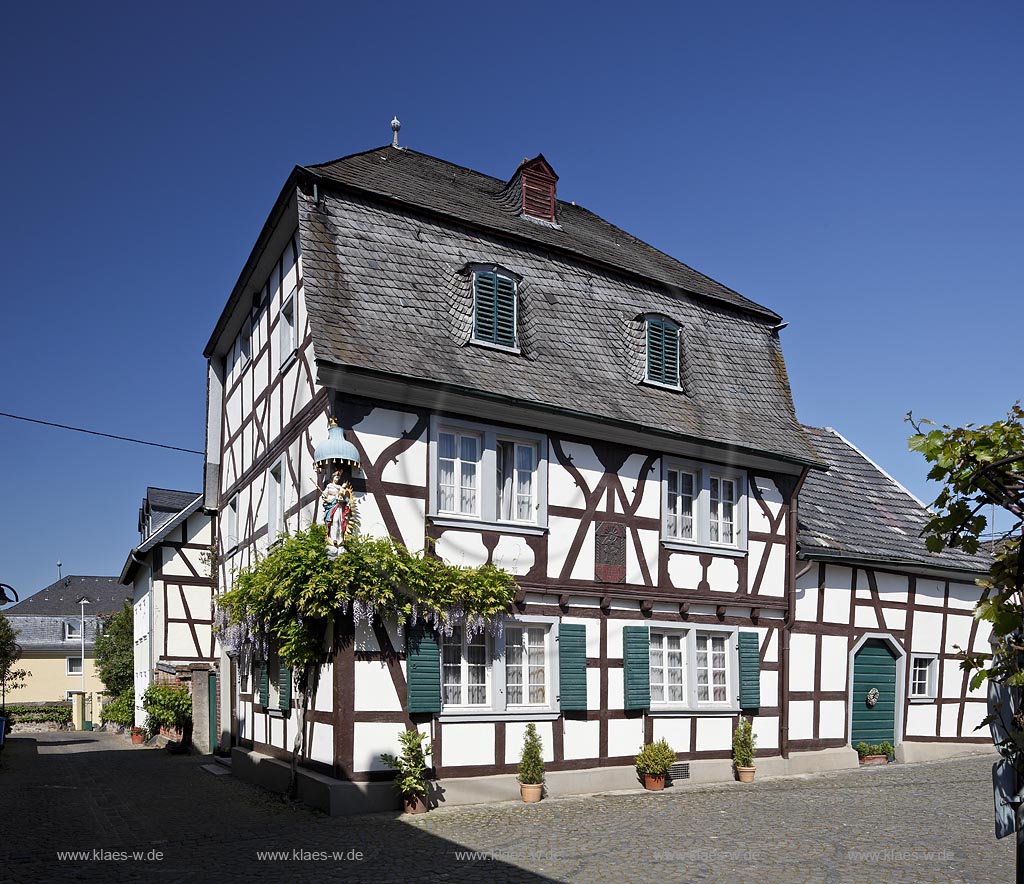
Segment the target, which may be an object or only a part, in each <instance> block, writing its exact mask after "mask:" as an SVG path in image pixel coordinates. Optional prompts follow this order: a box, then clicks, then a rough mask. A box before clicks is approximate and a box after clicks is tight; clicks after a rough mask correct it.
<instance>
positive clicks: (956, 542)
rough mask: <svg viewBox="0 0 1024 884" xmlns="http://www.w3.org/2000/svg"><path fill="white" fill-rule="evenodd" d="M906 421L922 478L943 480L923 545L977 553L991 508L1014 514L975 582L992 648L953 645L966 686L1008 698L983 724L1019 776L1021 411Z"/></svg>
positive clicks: (1023, 715) (1023, 722)
mask: <svg viewBox="0 0 1024 884" xmlns="http://www.w3.org/2000/svg"><path fill="white" fill-rule="evenodd" d="M907 421H908V422H909V423H910V424H911V426H913V428H914V430H915V431H916V432H915V433H914V435H913V436H911V437H910V448H911V449H912V450H914V451H919V452H920V453H921V454H922V455H924V457H925V459H926V460H927V461H928V462H929V463H931V464H932V465H933V466H932V469H931V471H930V472H929V473H928V478H929V479H933V480H935V481H937V482H942V483H943V487H942V490H941V491H940V492H939V495H938V497H936V498H935V501H934V502H933V503H932V510H933V515H932V518H931V519H930V520H929V522H928V524H927V525H926V527H925V533H926V543H927V545H928V549H929V550H932V551H933V552H940V551H941V550H943V549H945V548H946V547H957V548H960V549H963V550H964V551H965V552H968V553H974V552H977V550H978V548H979V546H980V540H981V536H982V534H983V533H984V532H985V530H986V528H988V518H987V516H986V510H987V509H988V508H990V507H991V506H998V507H1001V508H1003V509H1004V510H1005V511H1006V512H1008V513H1009V514H1010V515H1011V517H1012V519H1013V520H1014V521H1013V524H1012V525H1011V527H1010V528H1009V530H1008V531H1006V532H1005V536H1004V537H1003V538H1002V539H1001V540H1000V541H999V542H998V544H997V545H996V550H995V553H994V556H993V563H992V568H991V571H990V573H989V576H988V579H986V580H981V581H979V583H980V584H981V585H982V586H983V587H984V588H985V591H986V592H985V595H983V597H982V599H981V601H980V602H978V605H977V607H976V608H975V612H974V616H975V618H976V619H978V620H981V621H985V622H988V623H990V624H991V626H992V642H993V653H992V654H971V653H970V652H969V649H966V650H965V649H958V650H959V651H960V656H961V667H962V668H963V669H964V670H965V671H967V672H971V673H973V675H972V677H971V689H972V690H975V689H977V688H978V687H980V686H981V685H982V684H984V683H985V682H986V681H987V682H989V683H990V684H991V685H993V686H994V687H995V690H994V691H993V693H994V694H996V696H1005V697H1008V698H1009V702H998V701H997V702H996V703H995V708H993V709H992V710H991V712H990V714H989V715H988V717H986V718H985V720H984V721H983V722H982V726H985V725H988V724H993V723H995V724H997V725H998V732H999V733H1001V734H1005V736H1004V737H1002V738H1001V739H996V741H995V742H996V748H997V749H998V750H999V753H1000V754H1001V755H1002V756H1003V757H1004V758H1005V759H1006V760H1007V761H1009V762H1010V763H1011V764H1012V765H1013V766H1014V768H1015V769H1016V770H1017V774H1018V777H1019V778H1024V708H1022V706H1024V704H1022V703H1021V702H1020V696H1021V688H1022V687H1024V557H1022V556H1021V554H1020V553H1021V530H1022V526H1024V410H1022V409H1021V407H1020V403H1019V402H1018V403H1016V404H1015V405H1014V406H1013V407H1012V408H1011V409H1010V411H1009V412H1008V414H1007V416H1006V419H1005V420H1001V421H995V422H994V423H991V424H988V425H986V426H981V427H976V426H974V425H973V424H967V425H966V426H964V427H956V428H953V427H949V426H944V427H943V428H942V429H932V430H927V428H926V426H925V425H931V422H930V421H915V420H914V417H913V415H912V414H908V415H907ZM1015 535H1016V536H1015Z"/></svg>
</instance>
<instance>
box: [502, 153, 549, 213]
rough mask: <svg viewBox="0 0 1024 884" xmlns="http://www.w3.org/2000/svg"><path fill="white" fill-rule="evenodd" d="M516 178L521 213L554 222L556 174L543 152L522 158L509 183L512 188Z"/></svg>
mask: <svg viewBox="0 0 1024 884" xmlns="http://www.w3.org/2000/svg"><path fill="white" fill-rule="evenodd" d="M516 179H518V183H519V186H520V188H521V194H520V197H521V198H520V201H519V202H520V207H521V214H522V215H524V216H526V217H528V218H536V219H538V220H539V221H548V222H550V223H552V224H554V223H555V183H556V182H557V181H558V176H557V175H556V174H555V170H554V169H552V168H551V166H550V165H549V164H548V161H547V160H546V159H544V155H543V154H537V156H535V157H534V158H533V159H532V160H523V161H522V162H521V163H520V164H519V168H518V169H516V174H515V175H513V176H512V180H511V181H510V182H509V185H510V186H511V187H512V188H513V189H514V188H515V184H516Z"/></svg>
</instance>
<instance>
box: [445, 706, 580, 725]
mask: <svg viewBox="0 0 1024 884" xmlns="http://www.w3.org/2000/svg"><path fill="white" fill-rule="evenodd" d="M561 714H562V713H561V712H558V711H555V712H552V711H551V709H538V710H536V711H533V710H526V711H522V712H520V711H519V710H516V711H514V712H495V711H494V710H493V709H488V710H487V711H485V712H463V711H458V712H442V713H441V714H440V715H439V716H438V717H437V720H438V721H440V722H441V724H459V723H465V722H471V721H555V720H556V719H557V718H558V717H559V716H560V715H561Z"/></svg>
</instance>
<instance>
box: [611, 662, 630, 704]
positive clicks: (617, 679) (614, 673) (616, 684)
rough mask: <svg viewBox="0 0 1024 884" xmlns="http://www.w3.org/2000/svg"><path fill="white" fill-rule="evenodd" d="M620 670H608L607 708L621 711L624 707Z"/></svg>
mask: <svg viewBox="0 0 1024 884" xmlns="http://www.w3.org/2000/svg"><path fill="white" fill-rule="evenodd" d="M622 678H623V674H622V669H609V670H608V708H609V709H622V708H623V707H624V706H625V705H626V698H625V693H624V689H623V681H622Z"/></svg>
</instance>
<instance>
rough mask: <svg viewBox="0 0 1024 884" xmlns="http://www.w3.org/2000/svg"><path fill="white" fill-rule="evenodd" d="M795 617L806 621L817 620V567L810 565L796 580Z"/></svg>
mask: <svg viewBox="0 0 1024 884" xmlns="http://www.w3.org/2000/svg"><path fill="white" fill-rule="evenodd" d="M796 619H797V620H803V621H805V622H808V623H815V622H817V620H818V569H817V567H812V568H811V570H810V571H808V572H807V573H806V574H801V575H800V576H799V577H798V578H797V580H796Z"/></svg>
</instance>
